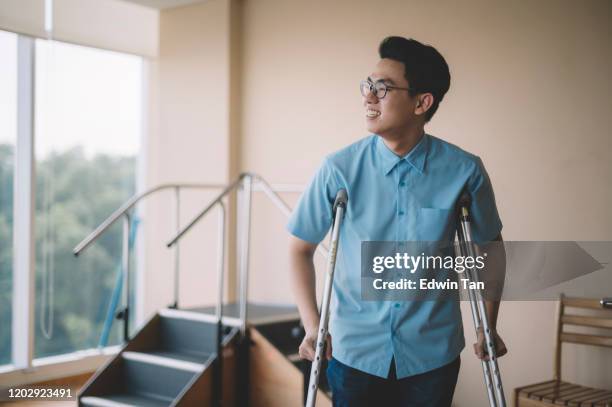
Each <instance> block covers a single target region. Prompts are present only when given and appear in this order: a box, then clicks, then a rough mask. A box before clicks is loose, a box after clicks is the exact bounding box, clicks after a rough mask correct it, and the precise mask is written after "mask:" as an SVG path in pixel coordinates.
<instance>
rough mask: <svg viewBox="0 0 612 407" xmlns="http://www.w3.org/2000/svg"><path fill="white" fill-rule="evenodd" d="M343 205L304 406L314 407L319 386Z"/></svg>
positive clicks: (336, 222)
mask: <svg viewBox="0 0 612 407" xmlns="http://www.w3.org/2000/svg"><path fill="white" fill-rule="evenodd" d="M344 210H345V205H338V206H337V207H336V208H335V217H334V223H333V226H332V233H331V238H330V247H329V255H328V258H327V273H326V277H325V287H324V289H323V299H322V302H321V316H320V319H319V328H318V331H317V341H316V342H315V357H314V359H313V360H312V365H311V368H310V380H309V381H308V395H307V397H306V407H314V405H315V402H316V399H317V389H318V386H319V376H320V374H321V364H322V362H323V357H324V355H323V352H324V350H325V341H326V339H327V328H328V322H329V304H330V302H331V294H332V288H333V282H334V270H335V268H336V254H337V253H338V241H339V236H340V227H341V225H342V220H343V217H344Z"/></svg>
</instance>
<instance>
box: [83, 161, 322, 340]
mask: <svg viewBox="0 0 612 407" xmlns="http://www.w3.org/2000/svg"><path fill="white" fill-rule="evenodd" d="M254 180H255V181H257V183H256V184H254V183H253V181H254ZM238 187H242V189H241V190H239V191H238V192H239V196H238V198H239V199H238V201H239V204H240V203H241V202H242V201H244V202H245V203H244V206H245V208H241V207H240V205H239V208H238V215H239V216H238V219H237V220H238V222H237V226H238V227H239V235H240V236H242V240H243V241H241V242H240V245H239V250H238V251H239V253H238V255H239V266H240V309H241V312H240V314H241V315H240V319H241V323H242V324H241V325H242V326H241V331H243V333H244V331H245V330H246V322H247V309H246V308H247V296H248V294H247V293H248V262H249V261H248V256H249V246H250V241H249V240H250V238H249V234H250V216H251V215H250V213H251V207H250V206H251V204H250V202H251V194H252V192H253V191H263V192H264V194H265V195H266V196H267V197H268V199H270V200H271V201H272V203H273V204H274V205H275V206H276V207H277V208H278V209H280V210H281V212H282V213H283V214H284V215H285V216H287V217H288V216H290V215H291V208H290V206H289V205H288V204H287V203H286V202H285V201H284V200H283V199H282V198H281V196H280V195H279V194H278V193H277V192H276V191H275V190H274V188H272V186H270V184H269V183H268V182H267V181H266V180H265V179H263V178H262V177H261V176H259V175H257V174H253V173H248V172H245V173H242V174H240V176H239V177H238V178H237V179H236V180H234V181H233V182H232V183H231V184H229V185H224V184H193V183H191V184H189V183H180V184H177V183H175V184H162V185H159V186H157V187H154V188H151V189H149V190H147V191H145V192H143V193H140V194H137V195H134V196H133V197H132V198H130V199H129V200H128V201H127V202H125V203H124V204H123V205H121V206H120V207H119V208H118V209H117V210H116V211H115V212H113V213H112V214H111V215H110V216H109V217H108V218H107V219H106V220H104V222H102V223H101V224H100V225H99V226H98V227H97V228H96V229H95V230H94V231H93V232H92V233H90V234H89V236H87V237H86V238H85V239H84V240H83V241H81V242H80V243H79V244H78V245H77V246H76V247H75V248H74V249H73V253H74V255H75V256H78V255H79V254H80V253H81V252H83V251H84V250H85V249H86V248H87V247H89V246H90V245H91V244H92V243H93V242H94V241H96V239H98V238H99V237H100V236H101V235H102V234H103V233H104V232H105V231H106V230H108V228H110V227H111V226H112V225H113V224H114V223H115V222H116V221H117V220H119V219H120V218H122V217H123V218H124V240H125V236H126V234H127V236H129V232H130V231H129V213H128V212H129V210H130V209H132V208H133V207H134V206H135V205H136V204H137V203H138V202H139V201H140V200H142V199H144V198H146V197H147V196H149V195H152V194H154V193H156V192H158V191H162V190H165V189H171V188H172V189H174V190H175V193H176V211H177V213H176V229H177V234H176V235H175V236H174V237H173V238H172V239H171V240H170V241H169V242H168V243H167V247H169V248H170V247H172V246H174V250H175V301H174V304H173V305H172V306H171V307H174V308H177V307H178V273H179V269H178V267H179V260H178V241H179V240H180V239H181V238H182V237H183V236H184V235H185V233H187V232H188V231H189V230H190V229H191V228H192V227H193V226H195V225H196V224H197V223H198V222H199V221H200V220H201V219H202V218H203V217H204V216H206V214H208V213H209V212H210V211H211V210H212V209H213V208H214V207H215V206H217V205H219V206H221V207H222V211H223V212H225V210H224V203H223V198H225V196H226V195H228V194H229V193H230V192H232V191H233V190H234V189H237V188H238ZM181 188H195V189H221V188H223V190H222V191H221V192H220V193H219V194H218V195H216V197H215V198H214V199H213V200H212V201H211V202H210V203H209V204H208V205H207V206H206V207H205V208H204V209H203V210H202V211H200V213H198V214H197V215H196V216H195V217H194V218H193V219H192V220H191V221H190V222H189V223H188V224H187V225H186V226H185V227H184V228H182V229H180V225H179V212H178V211H179V207H180V189H181ZM281 189H282V190H283V191H284V192H299V191H300V189H295V188H293V187H291V186H287V185H284V186H283V187H282V188H281ZM241 198H242V199H241ZM243 212H245V213H243ZM243 217H244V219H243ZM245 225H246V227H245ZM126 227H127V229H126ZM179 229H180V230H179ZM124 246H125V242H124ZM222 251H223V252H224V250H223V249H222ZM317 252H318V253H319V254H321V255H323V256H324V257H327V255H328V249H327V247H326V246H325V245H324V244H319V245H318V246H317ZM122 257H123V261H122V264H123V268H124V279H125V280H126V281H125V284H124V298H125V300H124V302H125V308H124V309H123V310H122V312H120V314H119V317H121V318H123V319H124V331H125V332H124V335H125V340H126V341H127V340H128V339H129V337H128V330H129V329H128V310H129V306H128V304H129V287H128V286H127V283H128V277H127V276H128V274H129V251H126V249H125V247H123V255H122Z"/></svg>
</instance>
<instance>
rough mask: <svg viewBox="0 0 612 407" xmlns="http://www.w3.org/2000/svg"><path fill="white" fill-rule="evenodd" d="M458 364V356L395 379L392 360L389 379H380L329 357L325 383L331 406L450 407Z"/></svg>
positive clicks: (392, 361)
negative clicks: (419, 372)
mask: <svg viewBox="0 0 612 407" xmlns="http://www.w3.org/2000/svg"><path fill="white" fill-rule="evenodd" d="M460 364H461V360H460V358H459V357H457V359H455V360H454V361H453V362H451V363H449V364H448V365H445V366H442V367H440V368H437V369H434V370H431V371H429V372H425V373H421V374H418V375H415V376H410V377H406V378H403V379H397V377H396V375H395V361H394V360H391V367H390V369H389V376H388V377H387V378H386V379H383V378H381V377H378V376H373V375H371V374H368V373H365V372H362V371H361V370H357V369H353V368H352V367H350V366H347V365H345V364H343V363H341V362H339V361H337V360H336V359H334V358H332V359H331V360H330V361H329V364H328V367H327V380H328V382H329V386H330V387H331V390H332V401H333V405H334V407H370V406H385V407H387V406H389V407H400V406H401V407H450V405H451V401H452V400H453V393H454V392H455V385H456V384H457V377H458V376H459V366H460Z"/></svg>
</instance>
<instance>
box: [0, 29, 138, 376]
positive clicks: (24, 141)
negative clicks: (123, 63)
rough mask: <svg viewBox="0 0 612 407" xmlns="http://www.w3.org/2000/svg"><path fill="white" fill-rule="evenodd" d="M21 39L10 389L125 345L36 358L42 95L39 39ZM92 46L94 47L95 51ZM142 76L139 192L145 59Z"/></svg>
mask: <svg viewBox="0 0 612 407" xmlns="http://www.w3.org/2000/svg"><path fill="white" fill-rule="evenodd" d="M15 34H16V35H17V138H16V146H15V156H14V157H15V160H14V163H15V164H14V166H15V167H14V174H15V175H14V180H13V188H14V204H13V218H14V222H13V247H14V253H13V285H12V290H13V296H12V321H11V324H12V326H11V328H12V329H11V337H12V343H11V362H10V363H9V364H6V365H2V366H0V381H1V382H2V383H3V384H4V385H5V386H13V385H24V384H31V383H36V382H39V381H43V380H49V379H52V378H56V377H69V376H72V375H78V374H83V373H87V372H92V371H95V370H96V369H97V368H98V367H99V366H100V365H101V364H103V363H104V362H105V361H107V360H108V359H109V358H111V357H113V356H114V355H116V354H117V353H118V352H119V351H120V349H121V347H122V346H123V345H112V346H107V347H104V348H90V349H83V350H78V351H75V352H70V353H65V354H61V355H54V356H47V357H40V358H34V337H35V331H34V329H35V306H36V298H35V296H36V292H35V283H36V246H35V209H36V199H35V188H36V155H35V151H36V150H35V147H36V143H35V132H36V131H35V128H36V126H35V119H34V117H35V96H34V95H35V91H36V87H35V86H36V79H35V73H36V52H35V42H36V38H34V37H31V36H27V35H23V34H18V33H15ZM90 48H91V47H90ZM139 57H141V58H142V76H141V98H142V101H143V104H142V108H141V112H140V115H141V126H140V129H139V133H140V134H139V138H140V146H141V148H140V151H139V152H138V154H137V158H136V191H140V190H142V187H143V186H144V185H145V178H144V174H145V173H146V171H145V170H146V169H145V168H144V163H146V157H145V154H144V151H145V148H146V137H145V133H146V126H145V123H146V120H147V115H146V113H147V108H146V104H145V103H146V102H145V101H146V100H147V99H146V96H147V83H148V72H149V66H148V64H149V60H148V59H147V58H144V57H142V56H139ZM142 240H143V239H142V238H140V237H139V238H137V244H136V246H135V250H136V251H135V255H136V257H137V258H141V259H142V258H143V255H144V242H143V241H142ZM142 263H143V262H140V261H139V262H137V267H136V268H135V270H134V271H135V283H136V287H135V291H134V294H135V296H136V298H135V303H136V304H138V305H139V306H138V307H137V309H136V318H135V323H136V325H137V326H139V325H140V324H141V322H142V321H143V309H142V304H140V302H141V301H142V299H139V298H138V297H139V296H141V295H142V294H143V293H142V289H143V288H144V282H143V274H144V273H143V271H144V269H143V266H144V265H143V264H142Z"/></svg>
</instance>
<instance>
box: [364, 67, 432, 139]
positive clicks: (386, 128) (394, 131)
mask: <svg viewBox="0 0 612 407" xmlns="http://www.w3.org/2000/svg"><path fill="white" fill-rule="evenodd" d="M368 79H369V80H370V81H371V82H372V83H374V84H376V83H377V82H380V81H382V82H384V83H385V84H386V85H389V86H395V87H399V88H408V87H409V84H408V81H407V80H406V77H405V76H404V64H403V63H402V62H399V61H395V60H393V59H387V58H384V59H381V60H380V61H379V62H378V64H376V69H374V72H372V73H371V74H370V76H369V78H368ZM374 93H375V92H370V93H368V94H367V95H366V96H363V106H364V107H365V116H366V126H367V129H368V131H369V132H371V133H375V134H378V135H379V136H381V137H383V138H390V139H395V138H399V137H401V136H402V135H403V134H404V133H405V131H406V130H408V129H410V128H414V127H418V126H422V125H423V124H424V118H423V115H422V114H420V115H417V114H416V113H415V110H416V109H417V105H418V103H417V102H418V98H417V96H418V95H416V96H415V97H412V96H410V94H409V93H408V91H407V90H400V89H389V90H388V91H387V94H386V95H385V96H384V97H383V98H382V99H379V98H378V97H376V95H374Z"/></svg>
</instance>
